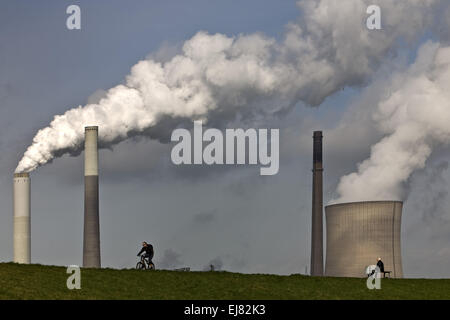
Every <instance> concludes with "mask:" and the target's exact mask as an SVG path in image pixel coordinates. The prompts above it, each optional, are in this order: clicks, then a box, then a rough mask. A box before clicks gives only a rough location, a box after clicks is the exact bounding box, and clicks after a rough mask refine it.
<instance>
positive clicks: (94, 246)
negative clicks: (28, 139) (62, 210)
mask: <svg viewBox="0 0 450 320" xmlns="http://www.w3.org/2000/svg"><path fill="white" fill-rule="evenodd" d="M97 141H98V127H86V128H85V145H84V239H83V267H85V268H100V223H99V203H98V148H97Z"/></svg>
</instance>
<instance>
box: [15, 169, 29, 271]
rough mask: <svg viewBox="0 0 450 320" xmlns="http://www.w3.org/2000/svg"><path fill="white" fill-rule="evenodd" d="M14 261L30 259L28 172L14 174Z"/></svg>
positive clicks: (20, 261)
mask: <svg viewBox="0 0 450 320" xmlns="http://www.w3.org/2000/svg"><path fill="white" fill-rule="evenodd" d="M13 197H14V201H13V211H14V262H18V263H30V261H31V215H30V212H31V206H30V204H31V200H30V199H31V187H30V175H29V174H28V173H15V174H14V187H13Z"/></svg>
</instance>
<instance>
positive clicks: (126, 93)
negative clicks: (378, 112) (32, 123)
mask: <svg viewBox="0 0 450 320" xmlns="http://www.w3.org/2000/svg"><path fill="white" fill-rule="evenodd" d="M439 2H440V1H439V0H408V1H398V0H379V1H375V0H353V1H336V0H320V1H317V0H304V1H301V2H299V4H298V6H299V7H300V9H301V11H302V15H301V19H299V21H298V22H296V23H289V24H288V25H287V26H286V32H285V35H284V37H283V39H282V40H280V41H276V40H275V39H273V38H269V37H267V36H265V35H262V34H251V35H239V36H235V37H228V36H225V35H222V34H214V35H211V34H208V33H207V32H199V33H197V34H196V35H195V36H194V37H193V38H191V39H190V40H188V41H186V42H185V43H184V45H183V48H182V52H181V53H180V54H179V55H176V56H175V57H173V58H172V59H171V60H169V61H166V62H158V61H154V60H152V59H147V60H143V61H140V62H138V63H137V64H136V65H135V66H133V67H132V69H131V73H130V75H129V76H128V77H127V78H126V81H125V83H124V84H121V85H118V86H116V87H114V88H112V89H110V90H109V91H108V92H107V95H106V97H105V98H103V99H101V100H100V101H99V102H98V103H96V104H87V105H85V106H79V107H77V108H74V109H71V110H69V111H67V112H66V113H64V114H63V115H58V116H55V118H54V119H53V121H52V122H51V123H50V125H49V126H48V127H46V128H44V129H41V130H39V132H38V133H37V134H36V136H35V137H34V139H33V143H32V144H31V146H30V147H28V149H27V150H26V152H25V154H24V156H23V158H22V160H21V161H20V162H19V164H18V166H17V169H16V172H29V171H32V170H35V169H36V168H37V167H39V166H41V165H44V164H46V163H47V162H49V161H51V160H52V159H54V158H55V157H59V156H61V155H63V154H66V153H68V154H78V153H79V152H80V150H81V146H82V143H83V134H84V127H85V126H88V125H98V126H99V127H100V129H99V139H100V146H101V147H108V146H111V145H113V144H116V143H118V142H120V141H123V140H125V139H127V138H129V137H130V136H134V135H147V136H150V137H152V138H158V139H167V132H170V130H171V129H172V128H174V127H176V126H177V125H180V123H181V122H182V121H184V120H186V119H196V118H202V119H204V120H208V121H210V122H212V123H214V122H216V123H225V122H226V121H228V120H232V119H234V118H236V117H240V118H243V119H245V118H250V119H251V118H253V117H255V116H257V117H264V116H267V115H273V114H278V113H282V112H285V111H287V110H289V109H290V108H292V107H293V106H294V105H295V104H297V103H298V102H300V101H302V102H304V103H305V104H308V105H312V106H316V105H319V104H320V103H321V102H322V101H323V100H324V99H325V98H326V97H328V96H330V95H331V94H333V93H334V92H336V91H338V90H340V89H341V88H343V87H345V86H349V85H364V84H365V83H366V82H367V81H368V80H369V79H370V76H371V75H372V74H373V73H374V72H375V70H376V69H377V67H378V66H379V64H380V62H381V61H382V60H383V59H384V58H386V57H387V56H389V55H390V54H391V53H393V52H395V47H396V43H397V42H398V40H399V39H402V40H404V41H412V40H414V39H415V38H417V37H418V36H420V35H422V33H423V32H424V31H425V30H427V29H428V28H429V27H430V25H431V24H432V22H433V19H432V17H433V11H434V10H435V6H436V5H437V4H438V3H439ZM372 4H378V5H379V6H380V7H381V9H382V27H383V30H381V31H371V30H368V29H367V28H366V25H365V23H366V18H367V14H366V9H367V7H368V6H369V5H372ZM418 151H420V152H423V153H426V152H427V150H418Z"/></svg>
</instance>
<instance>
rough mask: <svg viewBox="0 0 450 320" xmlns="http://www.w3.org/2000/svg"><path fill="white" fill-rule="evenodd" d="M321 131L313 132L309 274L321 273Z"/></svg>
mask: <svg viewBox="0 0 450 320" xmlns="http://www.w3.org/2000/svg"><path fill="white" fill-rule="evenodd" d="M322 138H323V136H322V131H314V134H313V169H312V172H313V187H312V230H311V275H312V276H322V275H323V187H322V185H323V165H322Z"/></svg>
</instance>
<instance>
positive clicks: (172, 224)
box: [0, 0, 450, 277]
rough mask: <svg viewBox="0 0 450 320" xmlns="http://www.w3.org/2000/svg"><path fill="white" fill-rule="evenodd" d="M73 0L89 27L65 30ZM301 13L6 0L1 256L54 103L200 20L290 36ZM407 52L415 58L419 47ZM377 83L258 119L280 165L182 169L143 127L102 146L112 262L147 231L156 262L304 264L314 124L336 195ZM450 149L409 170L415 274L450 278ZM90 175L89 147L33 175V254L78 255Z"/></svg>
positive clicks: (55, 110)
mask: <svg viewBox="0 0 450 320" xmlns="http://www.w3.org/2000/svg"><path fill="white" fill-rule="evenodd" d="M70 4H78V5H79V6H80V7H81V10H82V30H81V31H69V30H67V29H66V26H65V20H66V18H67V15H66V13H65V10H66V7H67V6H68V5H70ZM300 15H301V13H300V12H299V10H298V9H297V7H296V4H295V1H260V0H249V1H244V2H243V1H208V0H203V1H200V0H193V1H166V2H161V1H98V0H96V1H2V3H1V4H0V113H1V115H0V202H1V203H2V205H1V206H0V260H1V261H10V260H12V252H13V250H12V207H11V204H12V201H11V200H12V174H13V171H14V169H15V167H16V165H17V162H18V161H19V160H20V158H21V156H22V154H23V152H24V151H25V149H26V148H27V147H28V145H30V143H31V140H32V138H33V136H34V135H35V133H36V132H37V130H39V129H40V128H42V127H45V126H46V125H47V124H48V123H49V122H50V121H51V119H52V117H53V116H54V115H55V114H61V113H63V112H65V111H66V110H68V109H70V108H73V107H75V106H78V105H80V104H81V105H83V104H85V103H86V102H88V101H92V100H94V101H95V99H96V97H97V96H98V93H99V92H101V90H107V89H108V88H110V87H112V86H114V85H116V84H119V83H121V82H122V81H123V79H124V78H125V76H126V75H127V74H128V73H129V70H130V67H131V66H133V65H134V64H135V63H136V62H137V61H139V60H141V59H144V58H145V57H147V56H148V55H149V54H153V55H155V56H158V57H159V58H161V59H163V58H164V56H166V55H169V56H170V55H172V54H173V53H174V52H176V50H177V48H178V47H179V46H180V44H182V43H183V41H185V40H186V39H189V38H191V37H192V36H193V35H194V34H195V33H196V32H197V31H199V30H207V31H208V32H209V33H216V32H220V33H224V34H227V35H235V34H239V33H254V32H263V33H265V34H267V35H270V36H273V37H276V38H279V37H280V35H281V34H282V33H283V31H284V29H285V25H286V24H287V23H288V22H289V21H294V20H296V19H298V17H299V16H300ZM425 40H427V39H422V40H421V41H425ZM416 49H417V48H416V47H415V46H414V47H411V48H410V47H407V48H406V47H405V49H403V50H402V51H401V56H402V57H403V58H405V57H409V56H415V50H416ZM405 60H406V61H405ZM396 62H398V63H400V62H401V63H404V64H407V63H408V58H405V59H402V58H398V61H396ZM391 63H392V62H391ZM389 69H390V68H389V63H387V64H386V66H385V67H384V68H381V71H380V72H379V73H380V75H379V79H383V77H387V76H388V74H389V72H390V71H389ZM380 81H381V80H380ZM367 85H368V86H369V88H368V89H364V88H359V89H351V88H346V89H345V90H343V91H340V92H338V93H337V94H335V95H333V96H332V97H330V98H328V99H327V100H325V102H324V103H323V104H322V105H321V106H320V107H319V108H310V107H305V106H302V105H298V106H297V107H296V108H295V109H294V110H293V111H292V112H291V113H290V114H289V116H287V117H286V116H285V117H281V118H279V119H269V120H266V121H265V122H264V123H259V125H261V126H269V127H274V128H280V171H279V174H278V175H276V176H268V177H262V176H260V175H259V169H258V168H256V167H240V168H237V167H232V168H218V167H212V168H211V167H209V168H205V167H196V168H191V167H189V168H186V167H176V166H174V165H172V164H171V161H170V147H171V146H170V145H163V144H160V143H158V142H155V141H150V140H148V139H145V138H140V139H133V140H128V141H125V142H122V143H120V144H119V145H117V146H116V147H115V148H114V149H113V150H102V151H101V152H100V166H101V169H100V170H101V189H100V196H101V215H100V220H101V243H102V263H103V265H104V266H110V267H116V268H129V267H132V266H133V265H134V264H135V260H136V253H137V251H138V249H139V248H138V246H139V244H140V242H141V241H142V240H147V241H149V242H151V243H153V244H154V246H155V249H156V255H155V261H156V263H157V265H158V264H159V265H161V266H164V267H167V268H173V267H182V266H190V267H191V268H192V269H198V270H201V269H203V268H204V267H205V266H208V265H209V264H211V263H214V264H216V265H220V266H221V268H223V269H226V270H231V271H238V272H264V273H279V274H290V273H301V272H304V270H305V266H308V265H309V248H310V222H311V221H310V211H311V199H310V197H311V191H310V189H311V162H312V159H311V145H312V141H311V140H312V139H311V133H312V131H313V130H316V129H323V131H324V136H325V137H324V157H325V159H324V160H325V187H324V191H325V194H324V197H325V201H329V200H331V198H332V197H333V196H334V195H335V188H336V185H337V183H338V180H339V178H340V177H341V176H342V175H343V174H347V173H349V172H351V171H354V170H355V168H356V166H357V163H359V162H360V161H362V160H364V159H366V158H367V157H368V156H369V153H370V146H371V145H372V144H373V143H375V142H377V141H378V140H379V139H380V138H381V137H382V136H381V134H380V133H379V132H378V131H377V128H375V126H374V124H373V123H372V122H371V116H370V110H371V107H373V105H372V104H371V102H372V101H374V100H375V98H374V97H373V96H374V95H376V90H377V86H376V83H375V84H367ZM99 90H100V91H99ZM447 156H448V150H447V149H446V148H443V147H442V148H440V149H438V150H437V151H436V152H435V153H434V154H433V157H432V158H431V159H430V160H429V161H428V165H427V168H426V169H424V170H421V171H420V172H417V173H416V174H414V175H413V176H412V178H411V179H410V181H408V185H409V189H410V193H409V196H408V199H407V202H406V205H405V209H404V216H403V217H404V220H403V233H402V234H403V237H402V241H403V264H404V271H405V274H406V276H410V277H449V276H450V270H449V269H448V266H449V263H450V246H449V241H448V240H449V236H448V234H449V233H448V226H449V224H448V221H449V212H448V208H449V198H448V194H447V193H446V192H445V190H446V189H447V188H448V183H447V181H448V180H447V179H448V178H449V171H448V166H446V165H445V163H446V162H445V161H446V160H445V159H446V157H447ZM82 175H83V161H82V157H68V156H65V157H62V158H60V159H56V160H55V161H54V162H53V163H50V164H48V165H46V166H44V167H41V168H39V169H38V170H37V171H36V172H34V173H33V174H32V239H33V240H32V261H33V262H36V263H43V264H58V265H68V264H81V259H82V258H81V257H82V223H83V176H82ZM430 185H433V186H435V188H436V189H430V188H429V187H428V186H430ZM430 190H432V191H430ZM443 190H444V191H443ZM428 204H430V205H428ZM432 204H433V205H432ZM430 210H432V211H433V214H432V215H431V216H428V215H427V213H428V212H429V211H430ZM446 223H447V224H446ZM446 228H447V229H446ZM308 269H309V267H308Z"/></svg>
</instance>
